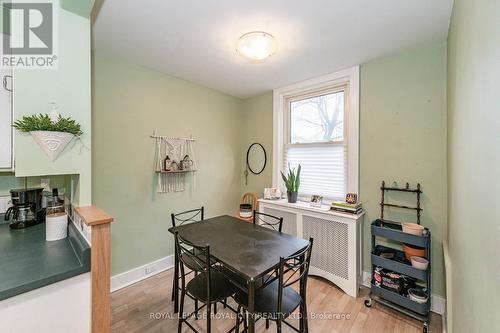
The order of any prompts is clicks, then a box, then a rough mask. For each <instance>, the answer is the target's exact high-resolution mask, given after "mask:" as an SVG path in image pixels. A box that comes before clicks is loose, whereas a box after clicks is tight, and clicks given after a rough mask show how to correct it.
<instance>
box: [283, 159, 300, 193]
mask: <svg viewBox="0 0 500 333" xmlns="http://www.w3.org/2000/svg"><path fill="white" fill-rule="evenodd" d="M300 169H301V165H300V164H299V166H298V167H297V172H295V168H293V169H292V168H290V164H289V165H288V175H287V176H285V174H284V173H283V171H281V178H283V182H284V183H285V186H286V194H287V197H288V202H290V203H295V202H297V196H298V194H299V186H300Z"/></svg>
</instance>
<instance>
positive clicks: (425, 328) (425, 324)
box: [422, 323, 429, 333]
mask: <svg viewBox="0 0 500 333" xmlns="http://www.w3.org/2000/svg"><path fill="white" fill-rule="evenodd" d="M428 326H429V325H428V324H427V323H424V327H423V328H422V332H423V333H427V332H428Z"/></svg>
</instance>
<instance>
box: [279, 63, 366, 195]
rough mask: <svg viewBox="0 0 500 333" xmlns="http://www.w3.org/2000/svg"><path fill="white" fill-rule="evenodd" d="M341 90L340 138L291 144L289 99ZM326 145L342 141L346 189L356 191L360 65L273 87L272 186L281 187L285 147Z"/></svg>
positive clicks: (357, 189)
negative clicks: (345, 164)
mask: <svg viewBox="0 0 500 333" xmlns="http://www.w3.org/2000/svg"><path fill="white" fill-rule="evenodd" d="M342 90H343V91H344V115H343V117H344V128H343V130H344V138H343V140H342V141H329V142H311V143H294V144H292V143H291V133H290V132H291V119H290V117H291V107H290V106H291V104H290V103H291V102H293V101H296V100H302V99H306V98H311V97H315V96H322V95H326V94H329V93H334V92H336V91H342ZM326 145H344V146H345V147H346V148H347V149H346V157H347V184H346V185H347V186H346V189H347V192H348V193H357V194H359V66H354V67H351V68H349V69H346V70H342V71H338V72H335V73H332V74H328V75H324V76H321V77H319V78H315V79H311V80H307V81H303V82H299V83H296V84H293V85H290V86H287V87H283V88H279V89H275V90H274V91H273V174H272V177H273V187H278V188H281V189H283V188H284V185H283V181H282V179H281V176H280V171H281V170H283V167H284V152H285V149H286V148H288V147H298V146H302V147H304V146H306V147H308V146H310V147H312V146H316V147H318V146H326ZM318 194H321V193H318ZM299 195H300V193H299ZM303 199H304V198H303Z"/></svg>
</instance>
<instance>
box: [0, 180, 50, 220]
mask: <svg viewBox="0 0 500 333" xmlns="http://www.w3.org/2000/svg"><path fill="white" fill-rule="evenodd" d="M42 193H43V188H41V187H35V188H26V189H13V190H10V199H11V202H12V206H11V207H9V209H7V212H6V213H5V220H6V221H10V225H9V226H10V227H11V228H12V229H23V228H27V227H31V226H33V225H36V224H39V223H43V222H44V221H45V208H42Z"/></svg>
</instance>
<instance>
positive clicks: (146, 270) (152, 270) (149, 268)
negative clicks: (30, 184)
mask: <svg viewBox="0 0 500 333" xmlns="http://www.w3.org/2000/svg"><path fill="white" fill-rule="evenodd" d="M154 271H156V267H155V266H148V267H146V269H145V272H146V274H151V273H153V272H154Z"/></svg>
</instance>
